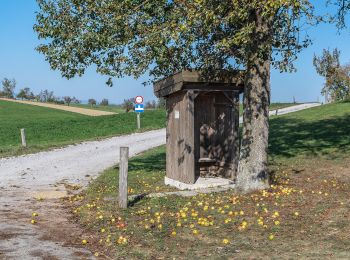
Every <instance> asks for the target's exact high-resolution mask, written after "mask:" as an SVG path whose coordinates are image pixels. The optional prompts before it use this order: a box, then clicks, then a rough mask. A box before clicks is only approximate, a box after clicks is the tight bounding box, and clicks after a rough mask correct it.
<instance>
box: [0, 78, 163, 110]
mask: <svg viewBox="0 0 350 260" xmlns="http://www.w3.org/2000/svg"><path fill="white" fill-rule="evenodd" d="M1 84H2V90H0V97H4V98H11V99H14V98H17V99H20V100H29V101H36V102H47V103H55V104H61V105H63V104H66V105H68V106H69V105H70V104H80V103H81V101H80V100H79V99H77V98H76V97H70V96H64V97H62V98H61V97H57V96H55V95H54V92H53V91H49V90H47V89H45V90H41V91H40V92H39V93H37V94H34V92H33V91H32V90H31V89H30V88H28V87H24V88H22V89H20V90H19V91H18V93H17V95H16V94H15V89H16V86H17V82H16V80H15V79H8V78H4V79H3V80H2V82H1ZM88 104H89V105H90V106H91V107H93V106H96V105H97V104H99V105H100V106H108V105H109V100H108V99H107V98H104V99H102V100H101V102H100V103H98V102H97V101H96V99H94V98H90V99H89V100H88ZM118 106H119V107H121V108H123V109H125V111H126V112H129V111H132V110H133V109H134V98H128V99H124V101H123V103H122V104H120V105H117V107H118ZM145 108H146V109H159V108H165V99H162V98H161V99H158V101H155V100H152V101H147V102H146V103H145Z"/></svg>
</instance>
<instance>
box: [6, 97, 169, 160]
mask: <svg viewBox="0 0 350 260" xmlns="http://www.w3.org/2000/svg"><path fill="white" fill-rule="evenodd" d="M165 116H166V115H165V111H164V110H152V111H146V112H145V113H143V114H142V115H141V120H142V124H141V127H142V129H141V130H142V131H146V130H152V129H157V128H162V127H165ZM21 128H25V129H26V135H27V144H28V148H27V149H26V150H22V148H21V146H20V129H21ZM135 131H136V114H135V113H122V114H118V115H112V116H100V117H90V116H84V115H80V114H75V113H69V112H64V111H59V110H55V109H49V108H44V107H38V106H31V105H24V104H18V103H13V102H7V101H0V157H2V156H6V155H15V154H20V153H25V152H35V151H39V150H43V149H48V148H52V147H58V146H62V145H66V144H72V143H76V142H80V141H85V140H94V139H98V138H103V137H109V136H115V135H121V134H129V133H132V132H135Z"/></svg>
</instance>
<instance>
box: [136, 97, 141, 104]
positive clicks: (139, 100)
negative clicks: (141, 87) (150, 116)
mask: <svg viewBox="0 0 350 260" xmlns="http://www.w3.org/2000/svg"><path fill="white" fill-rule="evenodd" d="M135 103H136V104H142V103H143V97H142V96H136V97H135Z"/></svg>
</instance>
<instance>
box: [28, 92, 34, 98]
mask: <svg viewBox="0 0 350 260" xmlns="http://www.w3.org/2000/svg"><path fill="white" fill-rule="evenodd" d="M28 99H29V100H35V95H34V93H33V91H31V92H30V93H29V95H28Z"/></svg>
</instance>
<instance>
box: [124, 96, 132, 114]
mask: <svg viewBox="0 0 350 260" xmlns="http://www.w3.org/2000/svg"><path fill="white" fill-rule="evenodd" d="M122 108H123V109H125V112H126V113H128V112H129V111H131V110H132V109H133V108H134V99H133V98H128V99H124V101H123V104H122Z"/></svg>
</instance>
